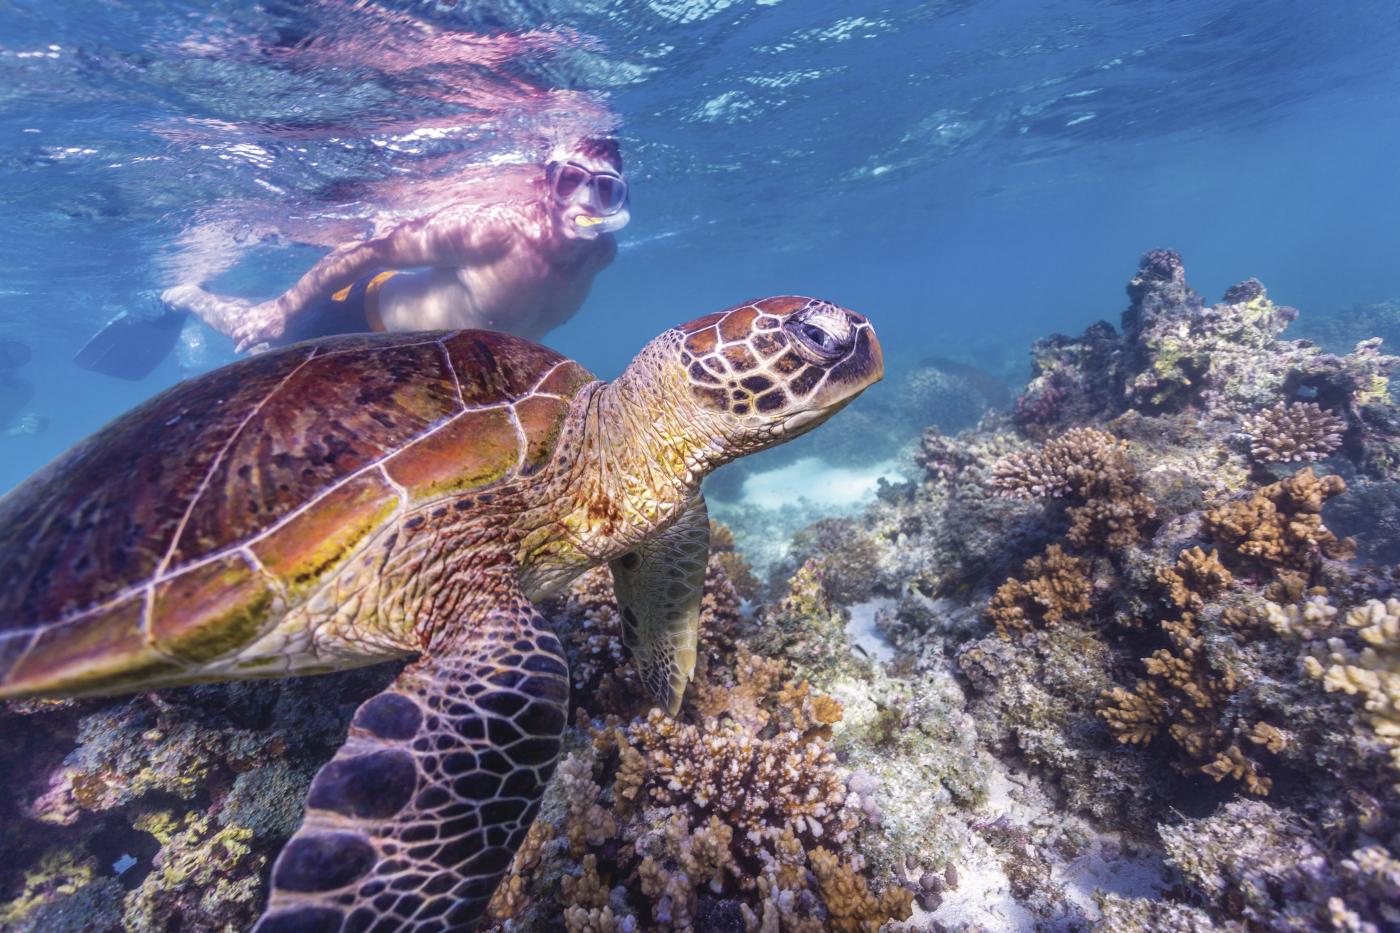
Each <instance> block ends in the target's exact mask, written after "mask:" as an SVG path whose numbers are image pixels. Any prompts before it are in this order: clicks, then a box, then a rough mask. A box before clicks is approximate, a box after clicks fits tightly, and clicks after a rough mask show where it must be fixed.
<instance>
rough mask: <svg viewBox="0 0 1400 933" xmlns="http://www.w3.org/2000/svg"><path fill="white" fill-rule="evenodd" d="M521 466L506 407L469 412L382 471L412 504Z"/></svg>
mask: <svg viewBox="0 0 1400 933" xmlns="http://www.w3.org/2000/svg"><path fill="white" fill-rule="evenodd" d="M519 462H520V435H519V433H518V432H517V431H516V429H515V425H514V424H512V423H511V417H510V409H509V408H508V407H506V406H504V405H502V406H500V407H497V408H483V409H480V410H478V411H468V412H466V413H465V414H462V415H460V416H459V417H457V418H455V419H453V420H452V421H451V422H449V423H448V424H446V425H444V426H443V427H442V428H440V429H439V430H437V431H434V432H433V433H432V434H429V435H427V436H426V437H423V438H420V439H419V440H417V441H415V442H413V443H412V444H410V445H409V446H408V447H407V448H405V449H404V450H401V451H399V452H398V453H396V454H394V456H392V457H390V458H389V459H388V460H387V461H385V463H384V472H386V473H388V474H389V478H390V479H392V480H393V481H394V482H396V483H398V484H399V485H400V486H403V487H404V488H405V489H406V490H408V493H409V495H410V496H412V497H413V500H414V501H415V502H421V501H423V500H426V499H434V498H437V497H438V496H442V495H446V494H448V493H452V492H464V491H466V490H470V489H478V488H480V487H482V486H488V485H490V484H491V483H494V482H497V481H499V480H500V479H502V478H503V477H505V475H506V474H507V473H509V472H510V471H511V470H512V469H513V468H514V467H515V466H516V464H518V463H519Z"/></svg>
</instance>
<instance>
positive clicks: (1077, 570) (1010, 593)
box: [987, 544, 1093, 639]
mask: <svg viewBox="0 0 1400 933" xmlns="http://www.w3.org/2000/svg"><path fill="white" fill-rule="evenodd" d="M1087 569H1088V562H1087V561H1084V560H1082V559H1080V558H1078V557H1073V556H1071V555H1069V554H1066V553H1065V552H1064V551H1063V550H1062V549H1061V548H1060V546H1059V545H1058V544H1052V545H1050V546H1049V547H1048V548H1046V550H1045V554H1044V555H1043V556H1041V557H1032V558H1031V559H1030V560H1028V561H1026V564H1025V567H1024V568H1023V571H1022V572H1023V575H1024V577H1025V580H1024V581H1022V580H1017V579H1015V578H1012V579H1010V580H1007V581H1006V582H1005V583H1003V584H1002V585H1001V586H1000V587H999V588H998V589H997V591H996V593H995V594H994V595H993V596H992V602H991V605H990V606H989V607H988V608H987V617H988V618H989V619H991V621H992V622H993V623H994V624H995V625H996V629H997V634H998V635H1000V636H1001V637H1002V638H1006V639H1009V638H1011V635H1012V633H1013V632H1015V633H1022V632H1027V631H1030V630H1031V629H1033V628H1036V627H1038V626H1047V625H1056V624H1058V623H1060V622H1063V621H1064V620H1065V619H1069V618H1081V617H1083V616H1084V615H1085V614H1086V613H1088V612H1089V610H1090V609H1091V608H1092V602H1091V597H1092V595H1093V585H1092V584H1091V583H1090V582H1089V578H1088V576H1087V573H1086V571H1087Z"/></svg>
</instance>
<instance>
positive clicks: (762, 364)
mask: <svg viewBox="0 0 1400 933" xmlns="http://www.w3.org/2000/svg"><path fill="white" fill-rule="evenodd" d="M882 374H883V360H882V357H881V352H880V346H879V343H878V341H877V340H876V338H875V333H874V331H873V329H872V328H871V327H870V324H869V323H868V322H867V321H866V320H865V318H863V317H861V316H860V315H857V314H855V313H853V312H851V311H847V310H845V309H843V308H840V307H837V306H835V305H833V304H830V303H828V302H823V301H816V300H812V299H807V298H796V297H779V298H768V299H764V300H761V301H755V302H753V303H750V304H746V305H741V306H738V307H735V308H731V309H730V310H728V311H722V312H718V313H715V314H710V315H708V316H706V317H702V318H699V319H697V320H694V321H691V322H690V323H688V324H683V325H681V326H680V327H676V328H673V329H671V330H668V331H666V332H665V333H663V334H661V336H659V337H657V338H656V339H655V340H653V341H651V343H649V344H647V346H646V347H645V348H643V350H642V351H641V352H640V353H639V354H638V355H637V357H636V359H634V360H633V361H632V363H631V364H630V365H628V367H627V368H626V370H625V371H624V372H623V373H622V375H621V376H619V377H618V378H617V379H616V380H615V381H613V382H610V383H605V382H600V381H598V380H596V379H595V378H594V377H593V376H591V375H590V374H589V373H588V372H587V371H586V370H585V369H584V368H583V367H582V366H580V365H578V364H577V363H575V362H573V361H571V360H568V359H565V358H564V357H562V356H560V355H559V354H557V353H554V352H553V351H551V350H548V349H546V348H544V347H542V346H539V345H538V344H534V343H531V342H529V341H527V340H523V339H520V338H516V337H509V336H505V335H502V334H495V333H488V332H484V331H456V332H448V333H428V334H397V335H390V334H377V335H365V336H349V337H337V338H331V339H327V340H321V341H315V342H310V343H304V344H298V345H294V346H291V347H287V348H285V349H282V350H278V351H275V352H271V353H267V354H264V355H262V356H258V357H255V358H253V359H249V360H244V361H242V362H238V363H234V364H232V365H230V366H226V367H224V368H222V369H219V370H216V371H214V372H211V373H208V374H206V375H204V376H201V377H199V378H196V379H192V380H190V381H187V382H184V383H181V384H180V385H178V386H175V387H174V388H172V389H170V390H169V391H167V392H165V393H164V394H162V395H159V396H157V397H156V398H154V399H152V400H150V401H149V402H147V403H145V404H144V405H142V406H141V407H139V408H137V409H135V410H134V411H132V412H130V413H129V414H127V415H125V416H124V417H122V418H119V419H117V420H116V421H114V422H113V423H111V424H110V425H108V426H107V427H105V428H103V429H102V430H101V431H99V432H98V433H96V434H94V435H93V436H92V437H90V438H89V439H87V440H86V441H84V442H82V443H80V444H79V445H78V446H76V447H75V448H73V449H72V450H71V451H69V452H68V453H67V454H65V455H63V456H62V457H60V458H59V459H58V460H56V461H55V462H53V463H52V464H50V465H49V466H48V467H46V468H45V469H44V470H42V471H41V472H40V473H38V474H37V475H35V476H34V477H32V478H31V479H29V480H28V481H27V482H25V483H24V484H23V485H21V486H19V487H18V488H16V489H15V490H14V491H12V492H11V493H9V494H8V495H7V496H5V497H4V498H3V499H0V697H25V696H74V695H82V694H95V693H116V692H123V691H129V690H137V689H148V688H154V687H161V686H166V685H172V684H187V683H193V682H197V681H210V680H233V679H242V678H249V677H279V676H285V675H290V674H305V673H312V672H319V671H330V670H339V669H343V668H348V667H353V666H357V665H364V664H370V663H374V662H376V661H381V660H384V659H387V658H405V657H413V658H416V659H415V660H413V661H411V663H409V664H408V666H407V667H405V668H404V670H403V672H402V674H401V675H400V676H399V677H398V678H397V680H395V681H394V683H393V684H392V685H391V686H390V687H389V688H388V689H387V690H385V691H384V692H383V693H381V694H378V695H377V696H374V697H372V698H370V699H369V700H367V701H365V702H364V703H363V704H362V705H361V706H360V707H359V709H358V710H357V711H356V713H355V716H354V719H353V721H352V723H351V726H350V733H349V736H348V738H347V739H346V741H345V744H344V746H343V747H342V748H341V749H340V750H339V751H338V752H337V753H336V755H335V756H334V757H333V758H332V759H331V760H330V761H329V762H328V763H327V764H326V765H325V766H323V767H322V768H321V769H320V771H319V772H318V773H317V774H316V776H315V779H314V780H313V781H312V784H311V788H310V790H309V792H308V794H307V798H306V816H305V820H304V822H303V824H302V826H301V828H300V829H299V830H298V831H297V832H296V834H295V835H294V836H293V837H292V839H291V840H290V841H289V842H288V843H287V845H286V846H285V847H284V848H283V849H282V852H281V853H280V855H279V856H278V858H277V861H276V863H275V865H274V868H273V872H272V891H271V894H270V897H269V901H268V905H267V908H266V911H265V912H264V914H263V916H262V919H261V920H260V921H259V922H258V926H257V929H258V930H259V931H261V933H274V931H293V930H295V931H298V933H315V931H331V930H347V931H348V930H368V929H374V930H390V929H393V930H399V929H403V930H415V931H425V930H462V929H471V928H473V927H474V926H475V924H476V922H477V920H478V919H479V918H480V916H481V913H482V911H483V910H484V908H485V906H486V903H487V900H488V899H489V898H490V896H491V893H492V891H493V890H494V888H495V887H496V884H497V882H498V881H499V879H500V877H501V875H502V874H503V873H504V872H505V870H506V869H507V867H508V866H509V863H510V861H511V858H512V855H513V853H514V851H515V849H516V848H517V847H518V846H519V844H520V842H521V840H522V838H523V837H524V835H525V832H526V830H527V829H528V828H529V825H530V823H531V821H532V820H533V819H534V816H535V812H536V810H537V808H538V805H539V799H540V795H541V793H542V792H543V790H544V786H545V783H546V782H547V781H548V779H549V776H550V774H551V773H552V771H553V768H554V763H555V760H556V758H557V756H558V754H559V750H560V742H561V737H562V733H563V730H564V726H565V721H566V714H567V703H568V694H569V680H568V670H567V665H566V661H565V658H564V655H563V652H562V650H561V647H560V643H559V641H558V639H557V638H556V636H555V635H554V633H553V632H552V631H551V628H550V624H549V622H548V621H547V620H546V619H545V618H543V617H542V616H541V614H540V612H539V611H538V610H537V609H536V608H535V605H534V601H535V600H537V599H539V598H541V597H543V596H545V595H548V594H549V593H552V592H555V591H557V590H559V589H560V587H562V586H564V585H565V584H567V583H568V582H569V581H570V580H572V579H573V578H574V577H576V576H578V575H579V574H580V573H582V572H584V571H585V570H587V569H589V568H591V567H595V566H598V565H600V564H603V563H609V564H610V565H611V568H612V572H613V577H614V581H615V589H616V593H617V597H618V601H619V603H620V605H621V615H622V619H623V637H624V640H625V641H626V643H627V645H628V647H629V648H630V650H631V652H632V654H633V656H634V658H635V660H636V664H637V667H638V670H639V671H640V673H641V677H642V680H643V682H644V683H645V685H646V688H647V689H648V690H649V691H650V692H651V693H652V694H653V695H654V696H655V698H656V699H657V700H658V701H660V703H661V705H662V706H664V707H665V708H666V709H667V710H669V711H670V712H672V713H675V711H676V710H677V708H678V707H679V705H680V699H681V694H682V693H683V691H684V689H685V686H686V684H687V683H688V681H689V679H690V676H691V674H692V671H693V668H694V665H695V643H696V623H697V619H698V615H699V604H700V597H701V589H702V586H703V582H704V577H705V563H706V552H707V549H708V538H709V523H708V520H707V518H706V514H705V504H704V501H703V499H702V498H701V496H700V480H701V478H702V477H704V476H705V474H707V473H708V472H710V471H711V470H713V469H714V468H715V467H717V466H719V465H720V464H722V463H725V462H726V461H729V460H732V459H734V458H735V457H738V456H741V455H743V454H747V453H751V452H753V451H756V450H760V449H762V448H765V447H769V446H772V445H774V444H777V443H780V442H782V441H784V440H787V439H788V438H790V437H793V436H795V435H797V434H801V433H803V432H804V431H807V430H810V429H811V428H813V427H815V426H816V425H818V424H820V423H821V422H822V421H824V420H825V419H826V418H828V417H829V416H830V415H831V414H832V413H833V412H835V411H837V410H838V409H840V408H841V407H843V406H844V405H846V404H847V403H848V402H850V401H851V399H853V398H855V397H856V396H857V395H858V394H860V392H861V391H862V390H864V389H865V388H866V387H867V386H869V385H871V384H872V383H874V382H875V381H877V380H878V379H880V378H881V376H882Z"/></svg>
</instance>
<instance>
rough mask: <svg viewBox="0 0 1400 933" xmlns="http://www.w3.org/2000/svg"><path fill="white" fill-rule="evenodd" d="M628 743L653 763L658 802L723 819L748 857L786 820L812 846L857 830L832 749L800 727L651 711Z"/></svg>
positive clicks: (652, 788) (701, 817)
mask: <svg viewBox="0 0 1400 933" xmlns="http://www.w3.org/2000/svg"><path fill="white" fill-rule="evenodd" d="M626 741H627V742H628V744H631V745H632V746H633V747H634V748H636V749H637V750H638V751H639V752H641V753H642V755H643V757H644V758H645V760H646V761H647V765H648V768H647V783H646V791H647V793H648V795H649V798H650V800H651V801H652V802H654V803H657V804H660V805H662V806H667V807H685V808H687V809H688V811H689V812H690V815H691V817H692V823H693V824H698V823H702V822H704V821H706V820H708V819H709V817H710V816H718V817H720V818H722V819H723V820H724V822H725V823H727V824H728V825H730V826H732V827H734V829H735V830H736V834H735V840H736V845H737V847H738V850H739V851H740V852H741V853H743V854H745V855H747V856H749V857H752V858H755V859H756V858H757V853H758V851H759V849H760V848H761V847H762V846H763V844H764V843H765V842H771V841H772V840H773V839H774V838H775V834H777V833H778V832H780V831H781V830H782V828H783V827H785V826H792V827H793V828H794V830H795V831H796V833H797V835H798V838H799V839H801V840H803V841H804V842H806V843H810V844H813V845H815V844H818V843H819V842H820V841H821V840H831V841H835V842H837V843H840V842H844V841H846V840H847V839H848V838H849V835H850V833H851V831H852V830H853V829H854V828H855V823H854V816H853V815H852V814H850V813H848V812H846V810H845V808H844V806H843V804H844V803H845V799H846V784H845V781H844V780H843V779H842V777H841V775H840V774H839V773H838V772H837V770H836V768H835V763H836V760H835V757H834V756H833V754H832V752H831V750H830V749H829V748H828V747H827V746H826V745H825V743H821V742H811V741H806V740H804V738H803V736H802V735H801V734H799V733H797V732H795V731H789V732H782V733H779V734H777V735H775V736H773V737H772V738H768V739H764V738H758V737H756V736H755V735H754V734H753V733H751V732H749V731H748V730H747V729H745V728H743V727H742V726H740V725H739V724H738V723H737V722H735V721H733V720H723V721H718V720H707V721H705V722H704V723H701V724H700V725H698V726H693V725H687V724H685V723H681V722H677V721H676V720H674V719H670V718H667V717H666V716H665V715H663V714H662V713H661V712H660V711H659V710H653V711H652V712H651V714H650V715H649V716H648V717H647V719H646V720H645V721H644V722H641V723H638V724H636V725H634V726H632V727H630V728H629V729H628V730H627V733H626Z"/></svg>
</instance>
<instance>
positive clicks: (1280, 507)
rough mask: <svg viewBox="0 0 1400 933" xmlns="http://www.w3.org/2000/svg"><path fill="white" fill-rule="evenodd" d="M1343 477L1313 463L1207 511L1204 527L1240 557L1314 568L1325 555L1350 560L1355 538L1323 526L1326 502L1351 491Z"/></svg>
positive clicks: (1270, 564) (1304, 569) (1274, 564)
mask: <svg viewBox="0 0 1400 933" xmlns="http://www.w3.org/2000/svg"><path fill="white" fill-rule="evenodd" d="M1346 488H1347V484H1346V481H1345V480H1343V479H1342V478H1341V477H1340V476H1325V477H1320V478H1319V477H1318V476H1317V475H1316V474H1315V473H1313V470H1312V467H1308V468H1306V469H1304V470H1302V471H1300V472H1298V473H1296V474H1295V475H1293V476H1291V477H1289V478H1288V479H1284V480H1280V481H1279V482H1277V483H1272V484H1270V485H1268V486H1264V487H1261V488H1259V489H1256V490H1254V491H1253V492H1252V493H1251V494H1250V495H1249V496H1248V497H1247V498H1241V499H1237V500H1235V501H1232V502H1227V503H1225V504H1223V505H1221V506H1219V507H1217V508H1214V509H1211V510H1210V511H1208V512H1206V513H1205V516H1204V527H1205V530H1206V531H1207V532H1209V533H1210V534H1211V535H1212V536H1214V538H1215V539H1216V540H1217V541H1218V542H1220V544H1221V545H1222V546H1224V547H1227V548H1229V549H1230V550H1231V551H1232V552H1233V553H1234V554H1236V555H1238V556H1239V557H1241V558H1248V559H1251V560H1254V561H1256V562H1258V563H1260V564H1264V565H1266V566H1268V567H1274V568H1283V569H1288V570H1293V571H1296V572H1310V571H1311V570H1312V569H1314V568H1315V567H1316V566H1317V564H1318V562H1319V561H1320V560H1321V559H1322V558H1323V557H1324V556H1325V557H1330V558H1337V559H1343V560H1345V559H1347V558H1350V557H1352V556H1354V554H1355V550H1356V542H1354V541H1351V540H1348V539H1338V538H1337V536H1336V535H1334V534H1333V533H1332V532H1331V531H1329V530H1328V529H1327V528H1326V527H1325V526H1324V525H1323V524H1322V506H1323V504H1324V503H1325V502H1326V501H1327V500H1328V499H1330V498H1332V497H1333V496H1336V495H1339V494H1341V493H1342V492H1344V491H1346Z"/></svg>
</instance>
